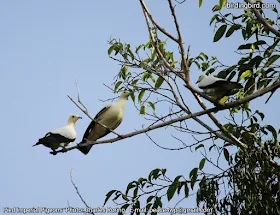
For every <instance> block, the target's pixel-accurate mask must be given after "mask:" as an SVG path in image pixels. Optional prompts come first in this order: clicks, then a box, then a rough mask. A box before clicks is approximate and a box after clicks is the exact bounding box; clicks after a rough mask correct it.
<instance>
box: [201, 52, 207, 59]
mask: <svg viewBox="0 0 280 215" xmlns="http://www.w3.org/2000/svg"><path fill="white" fill-rule="evenodd" d="M200 55H201V56H203V57H204V59H205V60H208V56H207V55H206V54H205V53H204V52H200Z"/></svg>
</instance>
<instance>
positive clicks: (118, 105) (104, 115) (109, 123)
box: [78, 90, 130, 155]
mask: <svg viewBox="0 0 280 215" xmlns="http://www.w3.org/2000/svg"><path fill="white" fill-rule="evenodd" d="M129 94H130V92H129V91H127V90H126V91H124V92H123V93H122V94H121V95H120V98H119V99H118V100H117V101H116V102H114V103H112V104H109V105H107V106H106V107H104V108H103V109H102V110H101V111H99V113H98V114H97V115H96V116H95V117H94V120H96V121H98V122H99V123H101V124H102V125H105V126H106V127H108V128H110V129H111V130H115V129H116V128H117V127H118V126H119V125H120V124H121V122H122V121H123V118H124V109H125V105H126V101H127V99H128V96H129ZM94 120H92V122H91V123H90V124H89V126H88V128H87V130H86V132H85V134H84V136H83V140H82V142H81V143H79V144H82V143H86V142H87V140H90V141H96V140H97V139H99V138H102V137H104V136H106V135H107V134H109V133H110V130H108V129H107V128H105V127H104V126H102V125H100V124H98V123H96V122H95V121H94ZM92 146H93V145H88V146H82V147H78V149H79V150H80V151H81V152H82V153H84V154H85V155H86V154H88V153H89V151H90V149H91V147H92Z"/></svg>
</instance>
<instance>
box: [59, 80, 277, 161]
mask: <svg viewBox="0 0 280 215" xmlns="http://www.w3.org/2000/svg"><path fill="white" fill-rule="evenodd" d="M279 87H280V82H277V83H275V84H273V85H271V86H269V87H266V88H264V89H262V90H259V91H257V92H255V93H254V94H251V95H249V96H246V97H245V98H242V99H239V100H237V101H233V102H229V103H227V104H226V105H225V106H219V107H214V108H210V109H207V110H203V111H199V112H196V113H193V114H188V115H186V116H182V117H178V118H176V119H172V120H169V121H165V122H163V123H159V124H157V125H154V126H149V127H147V128H144V129H142V130H138V131H134V132H131V133H128V134H124V135H121V137H116V138H111V139H107V140H100V141H96V142H94V141H88V142H87V143H83V144H80V145H76V146H72V147H69V148H66V149H64V150H59V151H57V153H62V152H67V151H71V150H73V149H76V148H78V147H81V146H87V145H96V144H103V143H113V142H116V141H119V140H121V139H126V138H129V137H133V136H136V135H139V134H142V133H146V132H149V131H151V130H154V129H158V128H162V127H164V126H166V125H170V124H173V123H176V122H181V121H184V120H187V119H190V118H194V117H198V116H202V115H205V114H208V113H213V112H218V111H221V110H225V109H229V108H233V107H236V106H239V105H241V104H244V103H246V102H249V101H251V100H253V99H256V98H258V97H260V96H263V95H264V94H266V93H268V92H270V91H272V90H275V89H278V88H279ZM230 142H232V141H231V140H230ZM233 144H234V145H237V146H239V147H240V148H247V145H245V146H240V145H239V144H238V143H234V142H233ZM276 164H277V163H276ZM277 165H278V164H277ZM279 166H280V165H279Z"/></svg>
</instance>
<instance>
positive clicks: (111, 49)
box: [108, 45, 115, 55]
mask: <svg viewBox="0 0 280 215" xmlns="http://www.w3.org/2000/svg"><path fill="white" fill-rule="evenodd" d="M114 48H115V46H114V45H112V46H111V47H110V48H109V49H108V55H111V53H112V51H113V50H114Z"/></svg>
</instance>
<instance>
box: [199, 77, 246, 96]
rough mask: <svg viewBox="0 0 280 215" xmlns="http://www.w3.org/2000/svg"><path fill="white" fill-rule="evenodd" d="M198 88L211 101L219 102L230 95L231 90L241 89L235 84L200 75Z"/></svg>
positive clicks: (239, 85) (240, 86)
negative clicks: (209, 97)
mask: <svg viewBox="0 0 280 215" xmlns="http://www.w3.org/2000/svg"><path fill="white" fill-rule="evenodd" d="M196 83H198V87H199V88H200V89H202V90H203V91H204V92H205V93H206V94H207V95H209V96H211V97H212V98H213V99H216V100H220V99H221V98H223V97H224V96H229V95H231V94H232V90H234V89H240V88H242V85H241V84H239V83H237V82H232V81H227V80H225V79H222V78H217V77H214V76H207V75H201V76H199V78H198V81H197V82H196Z"/></svg>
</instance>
